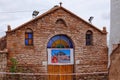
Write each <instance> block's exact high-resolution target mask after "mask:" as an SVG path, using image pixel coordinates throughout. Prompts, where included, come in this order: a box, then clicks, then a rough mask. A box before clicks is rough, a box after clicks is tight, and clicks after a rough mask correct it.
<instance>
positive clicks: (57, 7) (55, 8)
mask: <svg viewBox="0 0 120 80" xmlns="http://www.w3.org/2000/svg"><path fill="white" fill-rule="evenodd" d="M58 9H63V10H64V11H66V12H68V13H70V14H71V15H73V16H75V17H76V18H78V19H80V20H82V21H83V22H85V23H86V24H88V25H90V26H91V27H93V28H94V29H96V30H98V31H99V32H101V33H103V34H106V33H107V32H104V31H102V30H100V29H98V28H97V27H95V26H94V25H92V24H90V23H88V22H87V21H85V20H84V19H82V18H80V17H79V16H77V15H75V14H74V13H72V12H71V11H69V10H67V9H65V8H64V7H62V6H54V7H53V8H52V9H50V10H48V11H47V12H45V13H43V14H42V15H40V16H38V17H36V18H34V19H32V20H30V21H28V22H26V23H24V24H22V25H20V26H18V27H17V28H15V29H13V30H11V31H7V32H12V31H15V30H17V29H19V28H21V27H23V26H25V25H27V24H29V23H30V22H33V21H35V20H37V19H40V18H42V17H44V16H46V15H47V14H50V13H52V12H54V11H56V10H58Z"/></svg>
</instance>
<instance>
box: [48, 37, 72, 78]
mask: <svg viewBox="0 0 120 80" xmlns="http://www.w3.org/2000/svg"><path fill="white" fill-rule="evenodd" d="M47 49H48V73H49V74H50V75H49V77H48V78H49V80H72V79H73V76H72V75H71V74H72V73H73V65H74V56H73V43H72V40H71V39H70V38H69V37H68V36H66V35H56V36H53V37H52V38H51V39H50V40H49V42H48V45H47Z"/></svg>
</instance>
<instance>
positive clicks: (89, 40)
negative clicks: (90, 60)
mask: <svg viewBox="0 0 120 80" xmlns="http://www.w3.org/2000/svg"><path fill="white" fill-rule="evenodd" d="M92 43H93V33H92V31H90V30H88V31H87V32H86V45H87V46H89V45H92Z"/></svg>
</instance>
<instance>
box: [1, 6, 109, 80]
mask: <svg viewBox="0 0 120 80" xmlns="http://www.w3.org/2000/svg"><path fill="white" fill-rule="evenodd" d="M106 37H107V32H106V29H105V27H104V28H103V30H100V29H98V28H96V27H95V26H94V25H92V24H90V23H88V22H87V21H85V20H83V19H82V18H80V17H78V16H77V15H75V14H73V13H72V12H70V11H69V10H67V9H65V8H64V7H62V6H55V7H53V8H52V9H50V10H49V11H47V12H46V13H44V14H42V15H40V16H38V17H36V18H34V19H32V20H30V21H29V22H26V23H24V24H22V25H20V26H18V27H17V28H15V29H13V30H11V28H10V26H8V31H7V32H6V36H5V37H3V38H1V41H0V48H1V54H2V51H3V52H4V51H5V54H7V61H6V62H7V63H6V68H5V69H6V70H4V71H7V72H9V71H10V67H11V66H12V63H11V61H10V59H11V58H14V59H16V60H17V62H18V64H17V67H18V69H21V70H18V72H22V73H42V74H48V75H47V77H45V78H44V79H45V80H58V79H59V80H67V79H69V80H90V79H92V80H107V76H108V75H107V74H108V70H107V64H108V54H107V53H108V48H107V42H106ZM3 39H4V40H3ZM2 40H3V41H4V43H3V41H2ZM3 45H4V47H3ZM54 51H55V52H54ZM49 74H53V75H49ZM54 74H58V75H54ZM59 74H62V75H59ZM67 74H68V75H67Z"/></svg>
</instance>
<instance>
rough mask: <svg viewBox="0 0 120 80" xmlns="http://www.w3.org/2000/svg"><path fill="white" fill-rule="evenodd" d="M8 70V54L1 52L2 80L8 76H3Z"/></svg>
mask: <svg viewBox="0 0 120 80" xmlns="http://www.w3.org/2000/svg"><path fill="white" fill-rule="evenodd" d="M6 68H7V52H6V51H0V80H3V77H5V76H6V75H4V74H2V72H6Z"/></svg>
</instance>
